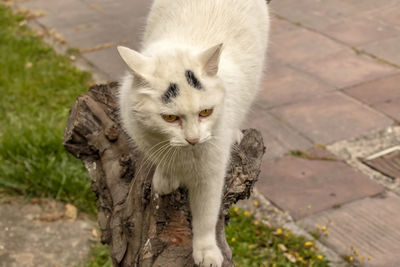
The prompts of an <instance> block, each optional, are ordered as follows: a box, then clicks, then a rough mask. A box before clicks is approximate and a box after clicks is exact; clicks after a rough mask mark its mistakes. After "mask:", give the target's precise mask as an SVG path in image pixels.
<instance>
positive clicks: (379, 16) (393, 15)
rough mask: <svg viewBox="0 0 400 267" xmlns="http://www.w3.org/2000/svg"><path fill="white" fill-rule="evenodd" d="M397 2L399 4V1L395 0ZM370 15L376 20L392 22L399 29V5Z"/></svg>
mask: <svg viewBox="0 0 400 267" xmlns="http://www.w3.org/2000/svg"><path fill="white" fill-rule="evenodd" d="M397 4H398V5H400V3H399V2H398V1H397ZM372 17H373V18H374V19H376V20H378V21H382V22H386V23H388V24H392V25H394V26H395V27H397V28H398V29H400V12H399V7H397V8H388V9H385V10H381V11H380V12H376V13H375V14H373V15H372Z"/></svg>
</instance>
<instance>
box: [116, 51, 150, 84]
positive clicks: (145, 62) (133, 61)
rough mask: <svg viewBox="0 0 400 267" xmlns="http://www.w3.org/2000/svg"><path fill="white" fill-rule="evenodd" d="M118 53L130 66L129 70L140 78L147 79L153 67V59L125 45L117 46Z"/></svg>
mask: <svg viewBox="0 0 400 267" xmlns="http://www.w3.org/2000/svg"><path fill="white" fill-rule="evenodd" d="M117 50H118V53H119V55H120V56H121V58H122V59H123V61H124V62H125V64H126V65H127V66H128V69H129V71H130V72H131V73H132V74H133V75H134V76H135V77H136V78H137V79H139V80H141V81H143V82H144V81H146V76H148V75H149V74H150V72H151V69H152V66H153V64H152V60H151V58H150V57H146V56H144V55H142V54H140V53H138V52H136V51H135V50H132V49H129V48H127V47H124V46H118V47H117Z"/></svg>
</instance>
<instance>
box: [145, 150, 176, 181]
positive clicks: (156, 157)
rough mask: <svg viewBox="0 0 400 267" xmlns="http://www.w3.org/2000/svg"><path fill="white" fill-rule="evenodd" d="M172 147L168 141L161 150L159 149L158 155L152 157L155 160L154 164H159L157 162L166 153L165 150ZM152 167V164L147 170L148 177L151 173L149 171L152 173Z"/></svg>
mask: <svg viewBox="0 0 400 267" xmlns="http://www.w3.org/2000/svg"><path fill="white" fill-rule="evenodd" d="M170 147H171V146H170V145H169V143H167V144H165V145H163V146H162V147H161V148H160V149H159V150H157V153H156V155H154V158H153V159H152V160H153V162H154V164H156V165H157V166H158V165H159V163H157V161H159V159H160V157H161V156H162V155H163V154H164V152H165V151H166V150H168V149H169V148H170ZM153 162H150V163H153ZM151 167H152V165H150V166H149V168H148V171H147V173H146V177H147V176H148V175H149V173H150V171H151V169H152V168H151Z"/></svg>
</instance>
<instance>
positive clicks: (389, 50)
mask: <svg viewBox="0 0 400 267" xmlns="http://www.w3.org/2000/svg"><path fill="white" fill-rule="evenodd" d="M399 44H400V36H397V37H393V38H388V39H385V40H378V41H376V42H374V43H370V44H367V45H364V46H361V48H362V49H363V50H365V51H367V52H369V53H371V54H373V55H375V56H377V57H379V58H381V59H384V60H386V61H388V62H391V63H394V64H396V65H398V66H400V53H399Z"/></svg>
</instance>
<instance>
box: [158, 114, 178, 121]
mask: <svg viewBox="0 0 400 267" xmlns="http://www.w3.org/2000/svg"><path fill="white" fill-rule="evenodd" d="M161 117H162V118H163V119H164V120H165V121H166V122H175V121H177V120H179V117H178V116H176V115H161Z"/></svg>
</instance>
